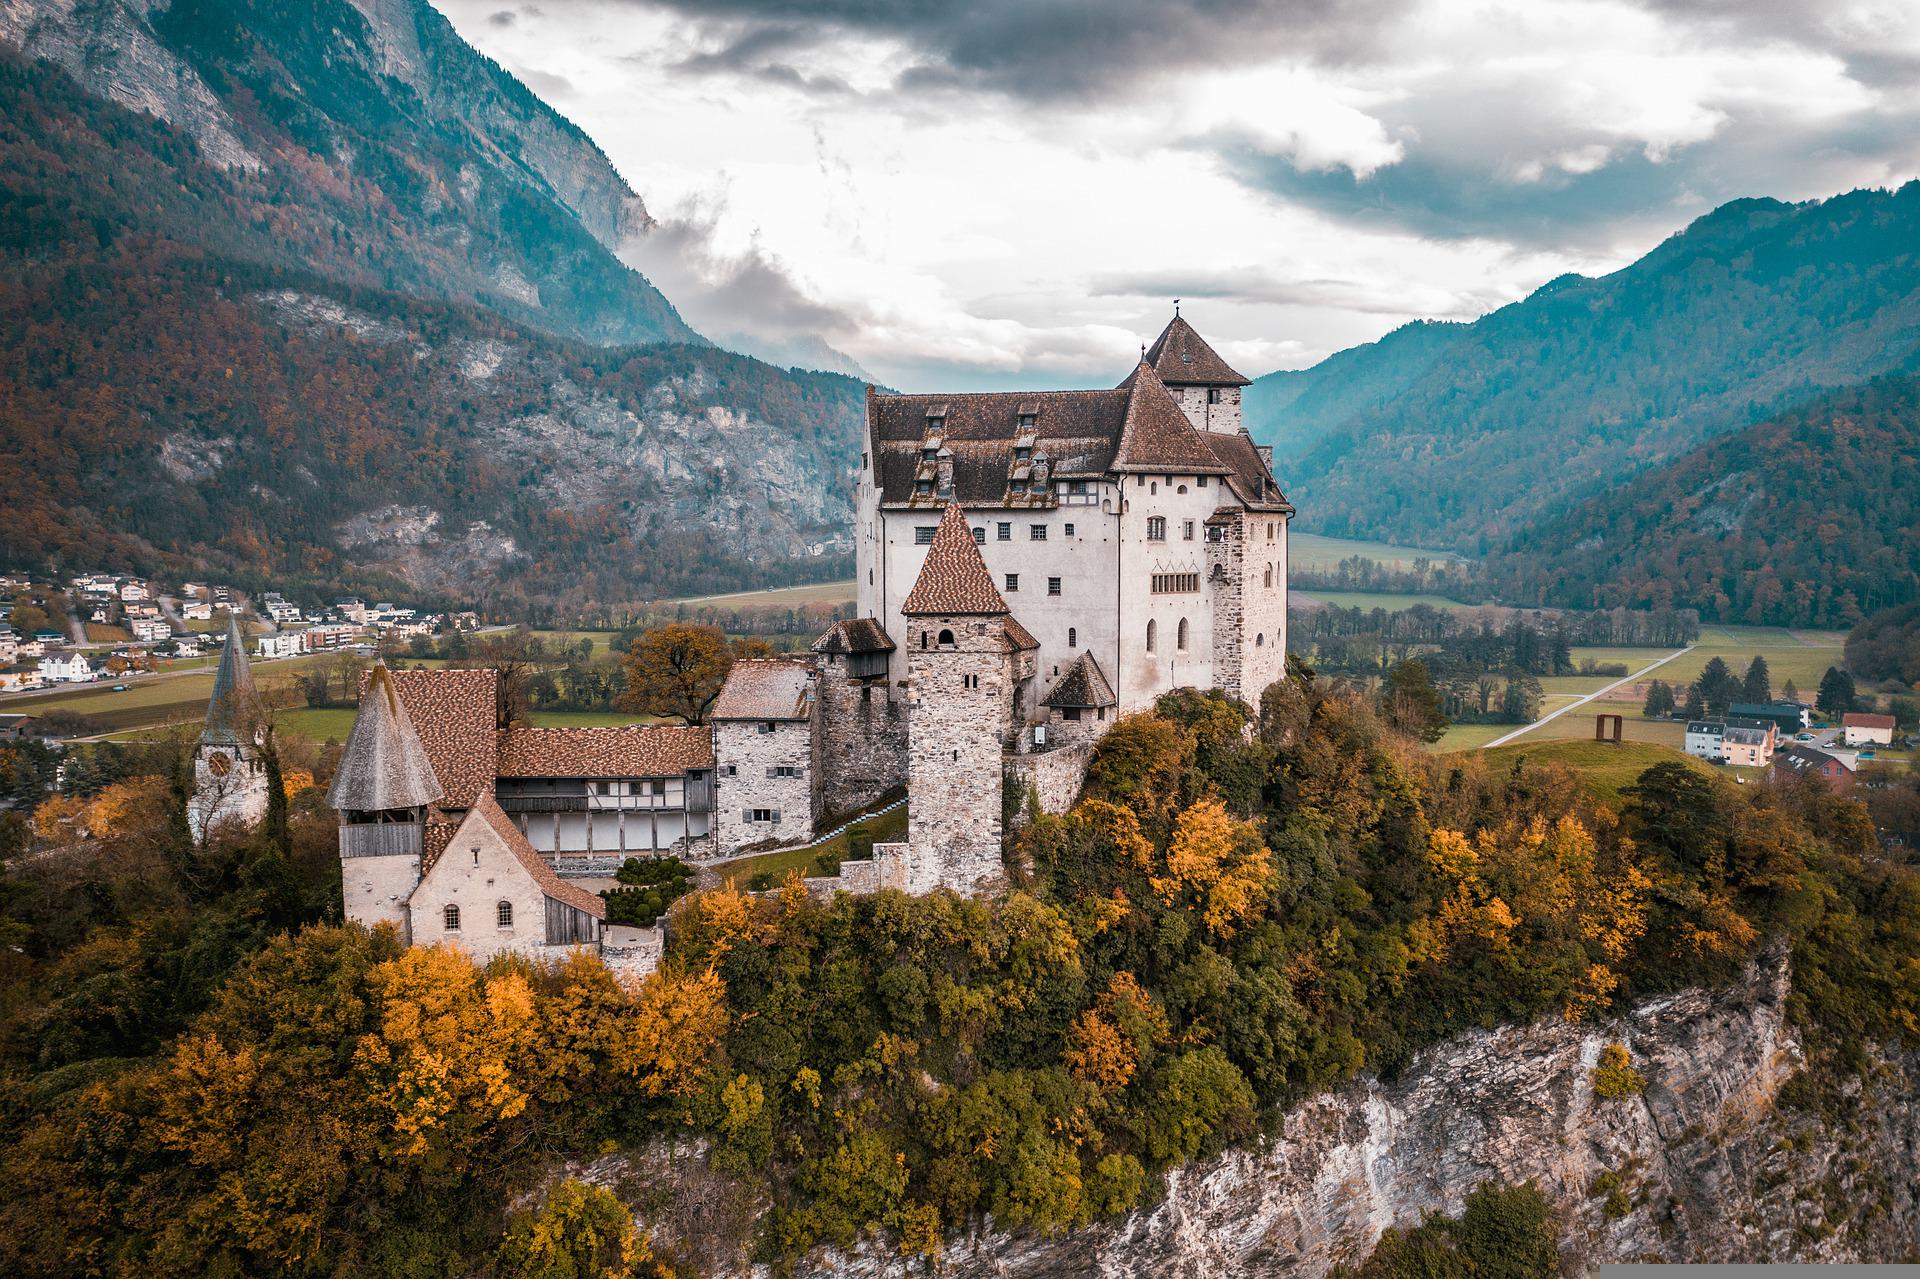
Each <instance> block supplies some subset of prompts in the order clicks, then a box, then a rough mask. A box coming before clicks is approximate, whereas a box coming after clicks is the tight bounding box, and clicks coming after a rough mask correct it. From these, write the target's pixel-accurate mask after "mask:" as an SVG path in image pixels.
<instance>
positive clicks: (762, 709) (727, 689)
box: [708, 657, 812, 720]
mask: <svg viewBox="0 0 1920 1279" xmlns="http://www.w3.org/2000/svg"><path fill="white" fill-rule="evenodd" d="M808 692H809V680H808V671H807V665H806V663H805V662H802V661H797V660H795V659H793V658H786V657H754V658H746V659H744V660H742V661H738V662H735V663H734V664H733V669H732V670H730V671H728V672H727V682H726V683H725V684H723V685H722V686H721V688H720V696H718V697H716V698H715V699H714V700H713V710H712V711H711V712H709V715H708V718H710V719H714V720H722V719H805V718H806V717H807V712H808V711H809V710H810V709H811V704H812V699H811V698H809V697H808Z"/></svg>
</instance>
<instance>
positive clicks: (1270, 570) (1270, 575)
mask: <svg viewBox="0 0 1920 1279" xmlns="http://www.w3.org/2000/svg"><path fill="white" fill-rule="evenodd" d="M1267 589H1268V590H1272V589H1273V565H1271V564H1269V565H1267Z"/></svg>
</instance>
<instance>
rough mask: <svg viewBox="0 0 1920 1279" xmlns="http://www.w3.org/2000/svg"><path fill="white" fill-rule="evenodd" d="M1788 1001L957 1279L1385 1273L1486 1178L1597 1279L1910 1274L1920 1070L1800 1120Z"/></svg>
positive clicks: (1751, 979) (1489, 1094) (1546, 1073)
mask: <svg viewBox="0 0 1920 1279" xmlns="http://www.w3.org/2000/svg"><path fill="white" fill-rule="evenodd" d="M1786 993H1787V965H1786V960H1785V957H1784V955H1782V954H1779V953H1775V954H1772V955H1769V956H1768V957H1766V958H1765V959H1764V960H1762V962H1760V963H1759V964H1757V965H1755V967H1754V968H1753V969H1751V970H1750V971H1749V973H1748V974H1747V976H1746V978H1745V979H1744V980H1743V981H1742V982H1741V983H1740V984H1739V985H1737V986H1736V987H1734V988H1732V989H1730V990H1726V991H1719V992H1709V991H1701V990H1690V991H1686V992H1683V993H1681V994H1678V995H1674V996H1671V997H1669V998H1665V999H1659V1000H1655V1001H1653V1002H1651V1003H1648V1004H1646V1005H1643V1006H1642V1007H1640V1008H1638V1009H1636V1010H1635V1011H1634V1012H1632V1013H1631V1014H1630V1015H1628V1016H1626V1017H1623V1018H1620V1019H1618V1020H1616V1021H1613V1022H1608V1023H1602V1024H1598V1025H1565V1024H1559V1023H1549V1024H1543V1025H1537V1026H1530V1027H1524V1028H1517V1029H1505V1030H1499V1031H1494V1032H1490V1033H1475V1034H1469V1035H1464V1036H1461V1037H1459V1038H1457V1039H1453V1040H1449V1041H1448V1042H1446V1043H1444V1044H1440V1045H1437V1046H1436V1047H1434V1048H1432V1049H1429V1050H1428V1051H1427V1052H1425V1053H1423V1054H1421V1055H1420V1057H1419V1058H1418V1059H1417V1060H1416V1061H1415V1062H1414V1064H1413V1065H1412V1067H1411V1068H1410V1069H1409V1070H1408V1071H1407V1072H1406V1074H1405V1075H1404V1077H1402V1078H1400V1079H1398V1080H1395V1081H1393V1082H1390V1083H1382V1082H1380V1081H1377V1080H1371V1079H1368V1080H1358V1081H1355V1082H1354V1083H1353V1084H1351V1085H1350V1086H1348V1087H1346V1088H1343V1089H1340V1090H1338V1091H1336V1092H1330V1093H1324V1094H1322V1095H1320V1096H1317V1097H1314V1098H1312V1099H1311V1100H1309V1101H1307V1102H1305V1103H1303V1104H1301V1105H1299V1106H1297V1107H1295V1108H1294V1109H1293V1110H1291V1111H1290V1112H1288V1113H1287V1115H1286V1116H1285V1120H1284V1122H1283V1124H1282V1126H1281V1129H1280V1132H1279V1133H1278V1134H1277V1136H1275V1138H1274V1139H1273V1140H1272V1141H1271V1142H1269V1143H1268V1144H1266V1145H1264V1146H1261V1147H1258V1148H1246V1149H1241V1150H1235V1151H1231V1152H1229V1153H1227V1154H1225V1155H1222V1156H1220V1157H1218V1158H1215V1159H1212V1160H1208V1161H1205V1162H1203V1163H1200V1164H1197V1165H1195V1166H1193V1167H1190V1168H1187V1169H1185V1170H1183V1171H1181V1172H1179V1173H1177V1174H1175V1175H1174V1176H1173V1177H1171V1178H1170V1179H1169V1185H1168V1194H1167V1197H1166V1199H1165V1200H1164V1201H1163V1202H1161V1203H1159V1204H1157V1205H1154V1206H1153V1207H1150V1208H1145V1209H1142V1210H1140V1211H1138V1212H1135V1213H1133V1214H1131V1215H1129V1216H1127V1217H1125V1218H1123V1219H1120V1220H1118V1221H1116V1222H1112V1223H1106V1224H1101V1225H1098V1226H1095V1227H1093V1228H1090V1229H1087V1230H1083V1231H1079V1232H1077V1233H1074V1234H1071V1235H1066V1236H1062V1237H1058V1238H1053V1239H1038V1238H1032V1237H1012V1236H1009V1235H1006V1234H1001V1233H997V1232H994V1231H991V1230H981V1231H979V1232H977V1233H974V1234H972V1235H970V1236H968V1237H966V1238H964V1239H961V1240H957V1241H955V1242H954V1243H952V1244H951V1245H950V1246H949V1248H948V1251H947V1254H946V1256H945V1257H944V1259H943V1260H942V1261H941V1263H940V1265H939V1267H938V1272H939V1273H940V1274H943V1275H948V1276H954V1277H956V1279H972V1277H975V1276H978V1277H980V1279H987V1277H988V1276H992V1277H993V1279H1013V1277H1016V1276H1041V1275H1047V1276H1071V1275H1086V1276H1096V1275H1097V1276H1100V1277H1101V1279H1119V1277H1125V1276H1141V1277H1143V1279H1144V1277H1145V1276H1156V1277H1160V1276H1176V1277H1183V1279H1233V1277H1236V1276H1267V1275H1297V1276H1300V1277H1301V1279H1319V1276H1322V1275H1325V1274H1326V1273H1327V1272H1328V1271H1329V1270H1330V1269H1331V1268H1332V1267H1333V1266H1334V1265H1336V1264H1339V1263H1341V1262H1354V1261H1358V1260H1361V1259H1363V1258H1364V1257H1365V1256H1366V1255H1367V1254H1368V1253H1369V1252H1370V1251H1371V1249H1372V1247H1373V1244H1374V1241H1375V1240H1376V1239H1378V1237H1379V1235H1380V1233H1381V1232H1382V1231H1383V1230H1385V1229H1386V1228H1387V1227H1389V1226H1396V1225H1399V1226H1410V1225H1415V1224H1417V1223H1418V1222H1419V1221H1420V1219H1421V1217H1422V1215H1423V1214H1425V1213H1428V1212H1434V1211H1438V1212H1443V1213H1457V1212H1459V1211H1460V1209H1461V1207H1462V1205H1463V1203H1464V1201H1465V1199H1466V1197H1467V1195H1468V1194H1469V1193H1470V1192H1471V1191H1472V1190H1473V1189H1474V1187H1476V1186H1477V1185H1479V1184H1481V1183H1482V1182H1484V1181H1488V1180H1499V1181H1503V1182H1508V1183H1516V1182H1522V1181H1527V1180H1530V1179H1531V1180H1533V1181H1535V1182H1536V1183H1537V1184H1538V1185H1539V1186H1540V1188H1541V1189H1542V1190H1544V1191H1545V1192H1546V1193H1547V1194H1548V1195H1549V1196H1550V1197H1551V1198H1552V1199H1553V1200H1554V1201H1555V1203H1556V1205H1557V1206H1558V1207H1559V1209H1560V1212H1561V1247H1562V1253H1563V1259H1564V1261H1565V1262H1566V1266H1567V1269H1568V1270H1569V1271H1570V1272H1574V1273H1577V1272H1578V1271H1579V1270H1580V1269H1581V1268H1582V1267H1583V1266H1585V1265H1589V1264H1598V1263H1600V1262H1603V1261H1628V1260H1658V1261H1753V1262H1760V1261H1785V1260H1806V1261H1855V1260H1875V1261H1886V1260H1897V1259H1901V1258H1904V1257H1909V1256H1911V1255H1913V1254H1914V1252H1915V1251H1916V1249H1920V1190H1916V1179H1915V1177H1914V1175H1913V1170H1914V1168H1915V1167H1916V1158H1917V1155H1920V1055H1915V1054H1910V1053H1909V1054H1900V1055H1896V1056H1895V1057H1893V1058H1891V1059H1889V1060H1888V1061H1887V1062H1886V1067H1885V1070H1884V1071H1883V1073H1882V1076H1881V1077H1880V1078H1879V1079H1878V1080H1877V1081H1876V1082H1875V1084H1874V1087H1875V1090H1876V1095H1877V1098H1878V1104H1874V1105H1870V1106H1865V1107H1862V1108H1861V1113H1860V1114H1858V1115H1856V1116H1855V1117H1854V1122H1853V1123H1852V1124H1850V1125H1849V1124H1842V1123H1829V1124H1823V1123H1822V1121H1820V1120H1819V1119H1818V1118H1817V1117H1814V1116H1812V1115H1808V1114H1804V1113H1801V1112H1797V1111H1793V1110H1790V1109H1784V1108H1781V1107H1778V1106H1777V1105H1776V1101H1777V1098H1778V1096H1779V1093H1780V1089H1781V1086H1782V1084H1784V1083H1785V1082H1786V1080H1787V1079H1788V1078H1789V1077H1790V1076H1791V1075H1792V1074H1793V1072H1794V1071H1795V1070H1796V1069H1797V1068H1798V1067H1799V1066H1800V1064H1801V1061H1802V1053H1801V1048H1800V1045H1799V1043H1798V1041H1797V1039H1796V1038H1795V1036H1794V1034H1793V1032H1792V1030H1791V1028H1789V1027H1788V1026H1787V1025H1786V1023H1785V1016H1784V1001H1785V997H1786ZM1610 1042H1618V1043H1623V1044H1626V1045H1627V1046H1628V1047H1629V1048H1630V1050H1631V1052H1632V1055H1633V1061H1634V1065H1635V1066H1636V1068H1638V1069H1639V1070H1640V1071H1641V1072H1642V1073H1643V1074H1644V1075H1645V1077H1646V1080H1647V1088H1646V1091H1645V1092H1644V1093H1643V1094H1640V1095H1638V1096H1629V1097H1625V1098H1621V1099H1617V1100H1611V1101H1608V1100H1600V1099H1596V1098H1595V1096H1594V1094H1593V1087H1592V1082H1591V1073H1592V1068H1593V1066H1594V1064H1595V1062H1596V1061H1597V1059H1598V1057H1599V1054H1600V1050H1601V1049H1602V1047H1603V1046H1605V1045H1606V1044H1608V1043H1610ZM644 1162H645V1163H646V1166H645V1167H638V1166H635V1165H633V1164H632V1163H629V1162H627V1161H620V1163H621V1164H623V1165H624V1166H619V1167H616V1166H615V1165H614V1163H613V1162H612V1161H603V1162H602V1163H601V1164H599V1165H595V1166H594V1167H593V1168H591V1169H589V1170H588V1173H589V1175H597V1176H598V1177H600V1179H602V1180H606V1181H609V1182H614V1181H619V1180H621V1178H622V1177H623V1175H625V1174H638V1178H639V1180H640V1182H642V1183H644V1184H648V1185H650V1186H651V1187H653V1189H654V1191H655V1193H656V1198H655V1199H653V1200H651V1201H648V1202H645V1203H643V1204H642V1207H641V1216H642V1218H643V1221H644V1222H645V1224H647V1225H648V1226H649V1227H650V1228H651V1229H653V1230H654V1232H655V1237H656V1238H657V1239H659V1240H661V1241H663V1242H665V1243H668V1244H670V1245H675V1246H679V1247H681V1248H683V1249H684V1250H685V1251H686V1253H687V1255H690V1256H692V1255H697V1256H699V1257H700V1258H701V1259H702V1264H703V1267H704V1268H705V1270H706V1272H707V1273H709V1274H716V1275H717V1274H725V1275H746V1274H751V1273H755V1271H754V1268H753V1267H752V1266H750V1265H749V1264H748V1263H747V1261H746V1259H745V1248H744V1247H743V1246H742V1244H741V1242H740V1240H741V1238H742V1237H743V1235H744V1234H746V1233H749V1232H750V1230H751V1228H752V1223H753V1220H754V1216H755V1213H756V1210H757V1205H752V1204H748V1203H742V1202H738V1201H737V1200H728V1199H725V1198H724V1197H716V1190H715V1187H714V1184H713V1179H712V1177H711V1175H710V1174H708V1173H707V1172H706V1170H705V1169H704V1167H703V1160H702V1159H701V1158H700V1154H699V1151H698V1150H697V1149H695V1148H692V1147H687V1146H682V1147H680V1148H678V1149H676V1150H671V1151H669V1150H666V1149H662V1150H661V1151H660V1152H659V1154H658V1155H657V1156H656V1157H655V1158H654V1159H650V1160H647V1161H644ZM1606 1173H1612V1174H1614V1175H1615V1176H1617V1177H1618V1178H1619V1183H1620V1188H1621V1191H1622V1193H1623V1194H1624V1196H1625V1198H1624V1199H1620V1198H1616V1199H1615V1202H1614V1206H1613V1212H1612V1215H1611V1216H1610V1214H1609V1209H1608V1206H1607V1199H1608V1196H1607V1194H1605V1193H1595V1179H1596V1178H1598V1177H1601V1176H1602V1174H1606ZM1607 1184H1608V1183H1606V1182H1603V1183H1602V1190H1603V1191H1604V1189H1605V1187H1606V1186H1607ZM682 1185H684V1186H685V1187H687V1189H686V1191H685V1192H684V1193H683V1192H682V1191H681V1189H680V1187H681V1186H682ZM667 1187H672V1190H671V1191H670V1192H669V1193H671V1195H672V1197H673V1200H672V1202H670V1203H665V1204H662V1203H660V1202H658V1199H657V1195H658V1193H659V1192H661V1191H663V1190H665V1189H666V1188H667ZM695 1199H698V1201H699V1202H698V1204H697V1205H696V1204H695V1202H694V1200H695ZM1621 1209H1626V1211H1624V1212H1622V1211H1621ZM807 1273H810V1274H814V1275H821V1276H825V1275H829V1274H831V1275H838V1276H846V1275H866V1276H880V1275H888V1274H897V1273H902V1264H901V1262H900V1260H899V1259H898V1258H896V1257H893V1256H891V1255H890V1254H888V1253H886V1252H885V1251H884V1250H882V1249H880V1248H877V1247H875V1248H870V1249H866V1250H863V1251H862V1253H861V1254H860V1255H859V1256H857V1257H853V1258H823V1257H815V1258H813V1259H811V1265H810V1267H809V1269H808V1270H807Z"/></svg>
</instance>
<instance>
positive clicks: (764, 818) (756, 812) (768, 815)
mask: <svg viewBox="0 0 1920 1279" xmlns="http://www.w3.org/2000/svg"><path fill="white" fill-rule="evenodd" d="M740 816H741V818H742V819H744V820H746V821H749V822H777V821H779V820H780V810H779V809H777V808H749V809H745V810H743V811H742V812H741V814H740Z"/></svg>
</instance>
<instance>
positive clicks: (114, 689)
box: [113, 684, 127, 693]
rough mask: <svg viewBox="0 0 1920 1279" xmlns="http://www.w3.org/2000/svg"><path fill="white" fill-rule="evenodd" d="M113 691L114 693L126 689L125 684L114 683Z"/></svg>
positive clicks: (122, 691)
mask: <svg viewBox="0 0 1920 1279" xmlns="http://www.w3.org/2000/svg"><path fill="white" fill-rule="evenodd" d="M113 691H114V692H116V693H124V692H126V691H127V686H126V685H125V684H115V685H114V686H113Z"/></svg>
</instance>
